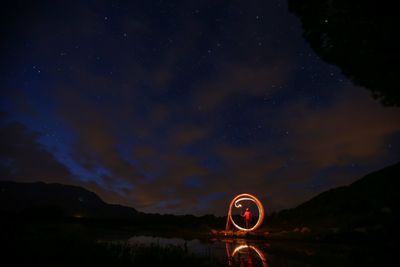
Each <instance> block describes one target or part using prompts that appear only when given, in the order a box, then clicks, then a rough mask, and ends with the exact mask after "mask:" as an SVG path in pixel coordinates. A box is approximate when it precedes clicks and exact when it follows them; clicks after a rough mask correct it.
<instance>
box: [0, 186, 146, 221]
mask: <svg viewBox="0 0 400 267" xmlns="http://www.w3.org/2000/svg"><path fill="white" fill-rule="evenodd" d="M0 211H2V212H3V213H4V212H6V213H10V214H22V215H33V216H65V217H90V218H110V217H120V218H122V217H124V218H129V217H132V216H135V215H137V214H138V211H137V210H136V209H134V208H129V207H124V206H120V205H113V204H107V203H105V202H104V201H103V200H102V199H101V198H100V197H99V196H97V195H96V194H95V193H93V192H90V191H88V190H86V189H84V188H82V187H78V186H71V185H63V184H47V183H43V182H35V183H18V182H12V181H0Z"/></svg>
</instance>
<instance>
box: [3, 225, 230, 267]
mask: <svg viewBox="0 0 400 267" xmlns="http://www.w3.org/2000/svg"><path fill="white" fill-rule="evenodd" d="M0 226H1V227H2V231H4V230H5V231H4V232H2V234H1V240H0V241H1V242H2V244H5V246H4V247H3V250H2V255H3V256H2V261H3V262H8V263H9V264H10V265H12V266H225V263H223V262H221V261H218V260H217V259H216V258H214V257H211V255H206V256H200V255H195V254H192V253H190V252H188V251H187V249H186V248H185V247H179V246H172V245H169V246H159V245H151V246H144V245H130V244H127V243H107V242H97V236H96V233H94V232H93V231H90V230H89V231H88V229H87V228H86V227H84V226H82V225H80V224H76V223H75V224H74V223H63V222H58V223H54V222H50V223H49V222H46V221H44V220H42V221H40V220H33V221H24V222H20V221H15V220H13V219H11V220H10V219H6V220H3V221H2V222H1V224H0Z"/></svg>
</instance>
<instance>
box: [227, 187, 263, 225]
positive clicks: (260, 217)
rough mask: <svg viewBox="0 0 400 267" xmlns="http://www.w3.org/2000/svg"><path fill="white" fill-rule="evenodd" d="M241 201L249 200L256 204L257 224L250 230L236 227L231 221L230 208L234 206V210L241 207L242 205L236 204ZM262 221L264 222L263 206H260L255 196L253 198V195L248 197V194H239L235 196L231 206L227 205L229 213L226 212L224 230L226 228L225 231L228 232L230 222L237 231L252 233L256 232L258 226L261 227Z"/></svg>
mask: <svg viewBox="0 0 400 267" xmlns="http://www.w3.org/2000/svg"><path fill="white" fill-rule="evenodd" d="M242 200H250V201H253V202H254V203H256V205H257V208H258V220H257V223H256V224H255V225H254V226H253V227H251V228H243V227H241V226H239V225H237V224H236V223H235V221H234V220H233V219H232V206H233V205H235V207H236V208H240V207H242V204H238V203H239V202H240V201H242ZM263 220H264V207H263V205H262V204H261V202H260V201H259V200H258V199H257V198H256V197H255V196H253V195H250V194H240V195H237V196H236V197H235V198H234V199H233V200H232V202H231V204H230V205H229V212H228V219H227V222H226V226H227V227H226V228H227V230H228V223H229V221H230V222H232V224H233V225H234V226H235V227H236V228H237V229H239V230H241V231H245V232H250V231H254V230H256V229H257V228H258V227H260V225H261V223H262V222H263Z"/></svg>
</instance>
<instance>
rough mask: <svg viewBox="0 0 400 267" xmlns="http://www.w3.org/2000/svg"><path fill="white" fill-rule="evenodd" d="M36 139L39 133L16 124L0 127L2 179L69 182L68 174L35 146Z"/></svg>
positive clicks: (37, 144)
mask: <svg viewBox="0 0 400 267" xmlns="http://www.w3.org/2000/svg"><path fill="white" fill-rule="evenodd" d="M39 137H41V134H40V133H38V132H34V131H30V130H28V128H27V127H26V126H25V125H23V124H21V123H18V122H13V123H10V124H6V125H4V126H3V127H1V129H0V140H1V147H2V149H1V153H0V157H1V158H2V164H1V179H3V180H14V181H20V182H28V181H36V180H41V181H45V182H60V183H63V182H68V181H70V180H71V179H72V177H73V175H72V173H71V172H70V170H69V169H68V168H67V167H66V166H64V165H63V164H61V163H60V162H58V161H57V160H56V159H55V157H54V156H53V155H52V154H51V153H50V152H48V151H47V150H46V149H45V147H44V146H43V145H41V144H39V143H38V142H37V139H38V138H39Z"/></svg>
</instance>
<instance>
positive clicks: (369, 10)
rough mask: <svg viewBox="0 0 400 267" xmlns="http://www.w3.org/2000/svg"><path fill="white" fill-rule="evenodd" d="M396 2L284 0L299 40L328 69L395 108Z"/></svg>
mask: <svg viewBox="0 0 400 267" xmlns="http://www.w3.org/2000/svg"><path fill="white" fill-rule="evenodd" d="M394 3H396V1H384V2H382V1H378V0H370V1H366V0H300V1H299V0H288V7H289V11H290V12H291V13H293V14H295V15H296V16H298V17H299V18H300V20H301V22H302V26H303V29H304V33H303V37H304V38H305V40H306V41H307V42H308V43H309V44H310V46H311V47H312V49H313V50H314V51H315V53H316V54H317V55H318V56H319V57H321V58H322V59H323V60H324V61H326V62H327V63H330V64H333V65H336V66H338V67H339V68H340V69H341V71H342V73H343V74H344V75H345V76H346V77H347V78H349V79H350V80H351V81H352V82H353V83H354V84H356V85H360V86H363V87H366V88H367V89H369V90H371V91H372V96H373V97H374V98H375V99H379V100H380V101H381V103H382V104H383V105H385V106H400V95H399V86H398V79H397V78H398V75H399V61H398V56H397V55H398V50H399V49H400V43H399V40H400V38H398V35H399V34H398V32H399V29H398V27H397V25H398V23H397V19H396V16H397V14H398V9H396V8H395V7H394Z"/></svg>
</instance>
